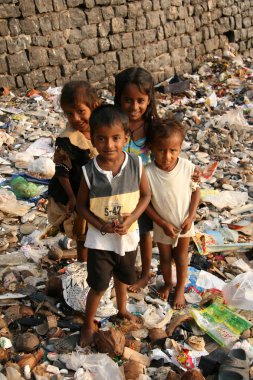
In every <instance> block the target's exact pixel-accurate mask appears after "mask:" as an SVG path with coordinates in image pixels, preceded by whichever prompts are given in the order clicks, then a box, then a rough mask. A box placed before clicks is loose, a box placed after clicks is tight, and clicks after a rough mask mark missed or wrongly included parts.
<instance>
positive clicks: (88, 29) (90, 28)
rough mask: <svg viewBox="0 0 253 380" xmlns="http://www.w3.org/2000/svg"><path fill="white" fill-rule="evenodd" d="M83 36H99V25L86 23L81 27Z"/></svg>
mask: <svg viewBox="0 0 253 380" xmlns="http://www.w3.org/2000/svg"><path fill="white" fill-rule="evenodd" d="M81 32H82V37H83V38H85V39H86V38H96V37H97V26H96V25H95V24H92V25H84V26H82V27H81Z"/></svg>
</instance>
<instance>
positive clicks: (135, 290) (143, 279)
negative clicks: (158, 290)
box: [127, 274, 149, 293]
mask: <svg viewBox="0 0 253 380" xmlns="http://www.w3.org/2000/svg"><path fill="white" fill-rule="evenodd" d="M148 282H149V274H148V275H146V276H142V277H140V278H139V279H138V280H137V281H136V283H135V284H133V285H130V286H128V288H127V289H128V290H129V291H130V292H133V293H138V292H139V291H140V290H141V289H142V288H145V286H146V285H147V284H148Z"/></svg>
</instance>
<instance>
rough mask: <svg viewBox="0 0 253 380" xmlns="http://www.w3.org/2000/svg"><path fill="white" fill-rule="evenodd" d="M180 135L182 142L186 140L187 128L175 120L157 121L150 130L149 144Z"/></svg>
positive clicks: (148, 135) (148, 134)
mask: <svg viewBox="0 0 253 380" xmlns="http://www.w3.org/2000/svg"><path fill="white" fill-rule="evenodd" d="M175 134H178V135H180V137H181V139H182V142H183V141H184V139H185V135H186V127H185V126H184V125H183V124H182V123H180V122H179V121H177V120H176V119H174V118H167V119H159V120H155V121H154V122H153V124H152V126H151V127H150V128H149V129H148V133H147V140H146V141H147V144H151V143H152V142H154V140H155V139H156V138H167V137H171V136H172V135H175Z"/></svg>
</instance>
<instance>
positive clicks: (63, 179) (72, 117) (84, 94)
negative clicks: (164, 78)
mask: <svg viewBox="0 0 253 380" xmlns="http://www.w3.org/2000/svg"><path fill="white" fill-rule="evenodd" d="M60 105H61V108H62V110H63V112H64V114H65V116H66V118H67V120H68V124H67V127H66V129H65V130H64V131H63V132H62V133H61V134H60V136H59V137H57V139H56V143H55V146H56V149H55V155H54V162H55V175H54V177H53V178H52V179H51V181H50V183H49V188H48V195H49V201H48V208H47V214H48V220H49V222H50V223H51V224H52V225H54V226H63V230H64V232H65V233H66V235H67V236H68V237H70V238H76V239H77V257H78V260H79V261H86V259H87V250H86V249H85V248H84V240H85V221H84V219H83V218H82V217H80V216H79V215H77V214H76V212H75V208H76V196H77V193H78V189H79V186H80V181H81V175H82V169H81V168H82V166H83V165H85V164H86V163H87V162H88V161H89V160H90V159H91V158H92V157H94V156H95V155H96V150H95V148H94V147H93V146H92V143H91V141H90V129H89V128H90V127H89V118H90V115H91V112H92V111H93V109H95V108H96V107H97V106H98V105H99V100H98V96H97V94H96V91H95V89H94V88H92V87H91V85H90V84H89V83H87V82H85V81H72V82H69V83H67V84H65V85H64V87H63V89H62V93H61V97H60ZM73 226H74V227H73Z"/></svg>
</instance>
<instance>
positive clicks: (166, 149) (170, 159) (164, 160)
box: [151, 133, 182, 172]
mask: <svg viewBox="0 0 253 380" xmlns="http://www.w3.org/2000/svg"><path fill="white" fill-rule="evenodd" d="M181 146H182V137H181V136H180V134H178V133H175V134H173V135H171V136H170V137H165V138H161V137H157V138H155V139H154V141H153V142H152V143H151V150H152V152H153V155H154V157H155V163H156V165H157V166H158V167H159V168H160V169H162V170H165V171H166V172H170V171H171V170H173V169H174V167H175V166H176V164H177V160H178V156H179V153H180V151H181Z"/></svg>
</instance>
